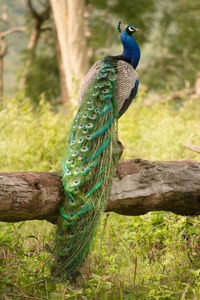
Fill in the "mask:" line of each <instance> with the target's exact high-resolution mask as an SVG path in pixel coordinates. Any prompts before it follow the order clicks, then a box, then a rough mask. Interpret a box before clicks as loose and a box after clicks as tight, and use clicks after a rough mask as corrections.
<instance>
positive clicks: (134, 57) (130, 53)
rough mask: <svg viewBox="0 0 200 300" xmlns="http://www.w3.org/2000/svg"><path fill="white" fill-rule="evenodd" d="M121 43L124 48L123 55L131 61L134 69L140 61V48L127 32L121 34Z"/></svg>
mask: <svg viewBox="0 0 200 300" xmlns="http://www.w3.org/2000/svg"><path fill="white" fill-rule="evenodd" d="M121 42H122V45H123V48H124V51H123V53H122V55H123V56H124V57H125V58H126V59H127V60H129V61H130V64H131V65H132V67H133V68H134V69H136V68H137V65H138V63H139V60H140V48H139V46H138V44H137V42H136V40H135V39H134V37H133V36H132V35H129V34H128V33H127V31H126V30H124V31H123V32H122V34H121Z"/></svg>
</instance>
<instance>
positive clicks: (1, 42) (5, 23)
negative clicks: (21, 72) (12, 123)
mask: <svg viewBox="0 0 200 300" xmlns="http://www.w3.org/2000/svg"><path fill="white" fill-rule="evenodd" d="M0 24H1V27H2V29H1V28H0V105H2V104H3V72H4V70H3V59H4V56H5V55H6V51H7V47H8V44H7V42H6V39H5V38H6V37H7V36H9V35H10V34H11V33H13V32H24V30H25V28H23V27H14V26H13V25H12V24H11V23H10V20H9V19H8V13H7V6H6V5H4V6H3V8H2V12H1V15H0ZM3 29H4V30H3Z"/></svg>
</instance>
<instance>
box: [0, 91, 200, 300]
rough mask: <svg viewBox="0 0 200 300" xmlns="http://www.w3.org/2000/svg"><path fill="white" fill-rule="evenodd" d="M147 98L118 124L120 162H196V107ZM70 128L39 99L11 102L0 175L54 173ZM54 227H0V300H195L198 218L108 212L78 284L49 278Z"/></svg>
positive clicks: (198, 291)
mask: <svg viewBox="0 0 200 300" xmlns="http://www.w3.org/2000/svg"><path fill="white" fill-rule="evenodd" d="M144 99H145V95H144V94H143V93H140V95H139V97H138V99H137V102H136V103H134V104H133V105H132V107H131V108H130V109H129V110H128V112H127V113H126V115H125V116H123V117H122V118H121V120H120V129H119V135H120V139H121V140H122V142H123V144H124V146H125V147H126V149H125V151H124V154H123V158H124V159H127V158H133V157H140V158H142V159H149V160H175V159H194V160H196V161H199V162H200V155H199V154H197V153H195V152H192V151H190V150H188V149H186V148H184V147H183V146H182V142H184V141H188V142H190V143H192V144H196V145H199V136H200V123H199V120H200V103H199V101H198V100H195V99H182V101H181V105H180V106H178V107H177V106H176V105H174V104H173V103H172V102H167V101H165V100H162V101H160V102H159V103H156V104H151V105H145V104H144ZM66 120H67V121H66ZM70 122H71V120H70V118H69V117H66V116H65V115H64V114H62V113H54V112H52V111H51V109H50V107H49V105H48V104H47V103H46V102H45V101H44V99H42V100H41V102H40V106H39V107H38V108H37V110H36V111H35V110H33V109H32V106H31V104H30V102H29V101H28V100H24V99H23V101H22V100H21V99H17V100H13V101H10V103H9V104H8V106H7V107H6V108H5V109H4V110H2V111H1V112H0V128H1V141H0V161H1V171H24V170H25V171H28V170H32V171H53V170H59V169H60V161H61V160H62V156H63V153H64V149H65V143H66V135H67V133H68V132H69V125H70ZM53 227H54V226H53V225H51V224H49V223H48V222H46V221H27V222H20V223H3V222H1V223H0V228H1V230H0V245H1V248H0V295H1V297H0V299H1V298H2V299H5V300H7V299H9V300H10V299H14V300H15V299H16V300H18V299H20V300H21V299H125V300H126V299H127V300H129V299H131V300H132V299H133V300H134V299H148V300H149V299H150V300H151V299H161V300H162V299H163V300H164V299H170V300H171V299H172V300H173V299H174V300H175V299H181V300H183V299H192V300H198V299H199V298H200V279H199V278H200V220H199V218H198V217H194V218H191V217H181V216H177V215H174V214H171V213H166V212H151V213H148V214H146V215H144V216H136V217H127V216H120V215H116V214H114V213H110V214H109V215H106V214H105V216H104V217H103V219H102V222H101V225H100V227H99V230H98V232H97V235H96V237H95V239H94V242H93V245H92V249H91V252H90V256H89V257H88V259H87V263H86V265H85V267H84V275H83V278H79V279H78V282H77V283H73V284H72V283H70V284H69V283H56V282H55V281H54V280H53V278H50V279H47V276H48V274H49V269H50V262H49V261H48V259H49V254H48V252H47V251H46V244H48V243H49V242H50V241H51V240H52V238H53V230H52V229H53Z"/></svg>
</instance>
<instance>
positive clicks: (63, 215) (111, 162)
mask: <svg viewBox="0 0 200 300" xmlns="http://www.w3.org/2000/svg"><path fill="white" fill-rule="evenodd" d="M116 78H117V62H115V61H109V60H104V61H103V64H102V66H101V67H100V69H99V71H98V74H97V76H96V77H95V79H94V81H93V84H92V85H91V87H90V88H89V89H88V91H87V93H86V95H85V96H84V98H83V99H82V102H81V105H80V108H79V111H78V113H77V115H76V117H75V119H74V122H73V125H72V128H71V135H70V138H69V145H68V148H67V151H66V158H65V160H64V162H63V178H62V182H63V186H64V190H65V194H66V197H65V198H66V199H65V201H64V203H62V205H61V206H60V216H59V217H58V222H57V224H58V230H57V237H56V248H55V249H56V274H57V275H58V276H61V277H64V278H68V277H70V276H71V275H72V274H74V273H75V272H76V271H77V269H78V268H79V266H81V265H82V264H83V262H84V258H85V256H86V255H87V253H88V250H89V246H90V243H91V240H92V238H93V236H94V234H95V231H96V228H97V225H98V224H99V220H100V217H101V214H102V212H103V211H104V208H105V205H106V202H107V199H108V197H109V194H110V189H111V180H112V175H113V170H114V167H115V166H116V164H117V162H118V157H117V155H116V151H117V150H116V149H117V147H118V146H117V104H116V99H115V86H116ZM113 153H115V155H113Z"/></svg>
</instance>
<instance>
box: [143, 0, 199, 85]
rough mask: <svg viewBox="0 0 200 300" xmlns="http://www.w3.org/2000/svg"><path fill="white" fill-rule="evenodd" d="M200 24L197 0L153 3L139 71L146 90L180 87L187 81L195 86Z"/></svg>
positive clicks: (160, 0) (172, 0)
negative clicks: (150, 25) (154, 5)
mask: <svg viewBox="0 0 200 300" xmlns="http://www.w3.org/2000/svg"><path fill="white" fill-rule="evenodd" d="M199 26H200V2H199V1H198V0H193V1H189V0H170V1H167V2H165V1H163V0H159V1H157V2H156V10H155V13H154V22H153V24H152V28H151V31H150V34H149V40H148V42H147V43H146V45H145V49H143V50H144V52H143V54H144V65H143V67H142V72H141V73H142V74H141V77H142V82H144V83H145V84H146V85H147V86H148V88H149V89H155V88H156V89H158V88H159V89H160V88H162V89H165V88H166V87H168V88H169V89H172V90H175V89H181V88H183V87H184V86H185V84H186V81H188V82H189V83H190V85H191V86H193V85H194V82H195V79H196V76H197V72H198V71H199V68H200V56H199V48H200V39H199V38H197V36H198V30H199V29H198V28H199ZM152 50H153V51H152Z"/></svg>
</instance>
